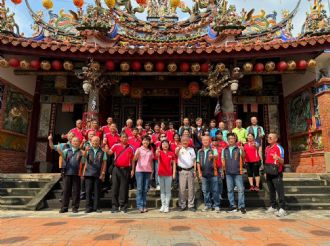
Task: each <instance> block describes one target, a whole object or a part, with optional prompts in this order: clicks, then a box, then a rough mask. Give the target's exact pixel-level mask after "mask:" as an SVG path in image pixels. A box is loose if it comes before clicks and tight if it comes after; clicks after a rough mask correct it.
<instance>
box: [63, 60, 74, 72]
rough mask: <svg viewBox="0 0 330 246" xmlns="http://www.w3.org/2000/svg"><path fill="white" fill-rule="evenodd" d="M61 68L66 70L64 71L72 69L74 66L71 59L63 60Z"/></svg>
mask: <svg viewBox="0 0 330 246" xmlns="http://www.w3.org/2000/svg"><path fill="white" fill-rule="evenodd" d="M63 68H64V70H66V71H72V70H73V68H74V66H73V63H72V62H71V61H65V62H64V63H63Z"/></svg>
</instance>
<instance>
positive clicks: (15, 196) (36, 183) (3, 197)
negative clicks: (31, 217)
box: [0, 174, 61, 210]
mask: <svg viewBox="0 0 330 246" xmlns="http://www.w3.org/2000/svg"><path fill="white" fill-rule="evenodd" d="M60 178H61V176H60V175H59V174H0V209H8V210H40V209H42V208H43V207H44V206H45V205H44V198H45V197H46V195H47V194H48V193H49V192H50V191H51V190H52V188H53V187H54V185H56V184H57V183H58V182H59V180H60Z"/></svg>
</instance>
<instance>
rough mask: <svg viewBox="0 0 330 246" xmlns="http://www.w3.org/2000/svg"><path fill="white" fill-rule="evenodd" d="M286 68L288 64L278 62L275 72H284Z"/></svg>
mask: <svg viewBox="0 0 330 246" xmlns="http://www.w3.org/2000/svg"><path fill="white" fill-rule="evenodd" d="M287 68H288V64H287V63H286V62H285V61H280V62H279V63H277V70H278V71H280V72H283V71H285V70H286V69H287Z"/></svg>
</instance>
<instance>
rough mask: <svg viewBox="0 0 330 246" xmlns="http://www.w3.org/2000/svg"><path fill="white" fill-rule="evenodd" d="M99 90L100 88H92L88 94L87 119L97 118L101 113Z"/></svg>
mask: <svg viewBox="0 0 330 246" xmlns="http://www.w3.org/2000/svg"><path fill="white" fill-rule="evenodd" d="M99 92H100V90H99V89H98V88H92V89H91V90H90V92H89V95H88V106H87V112H86V119H91V120H97V121H98V118H99V117H98V114H99Z"/></svg>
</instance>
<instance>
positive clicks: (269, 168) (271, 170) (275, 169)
mask: <svg viewBox="0 0 330 246" xmlns="http://www.w3.org/2000/svg"><path fill="white" fill-rule="evenodd" d="M264 167H265V173H266V174H269V175H278V174H279V166H278V165H274V164H267V163H265V165H264Z"/></svg>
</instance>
